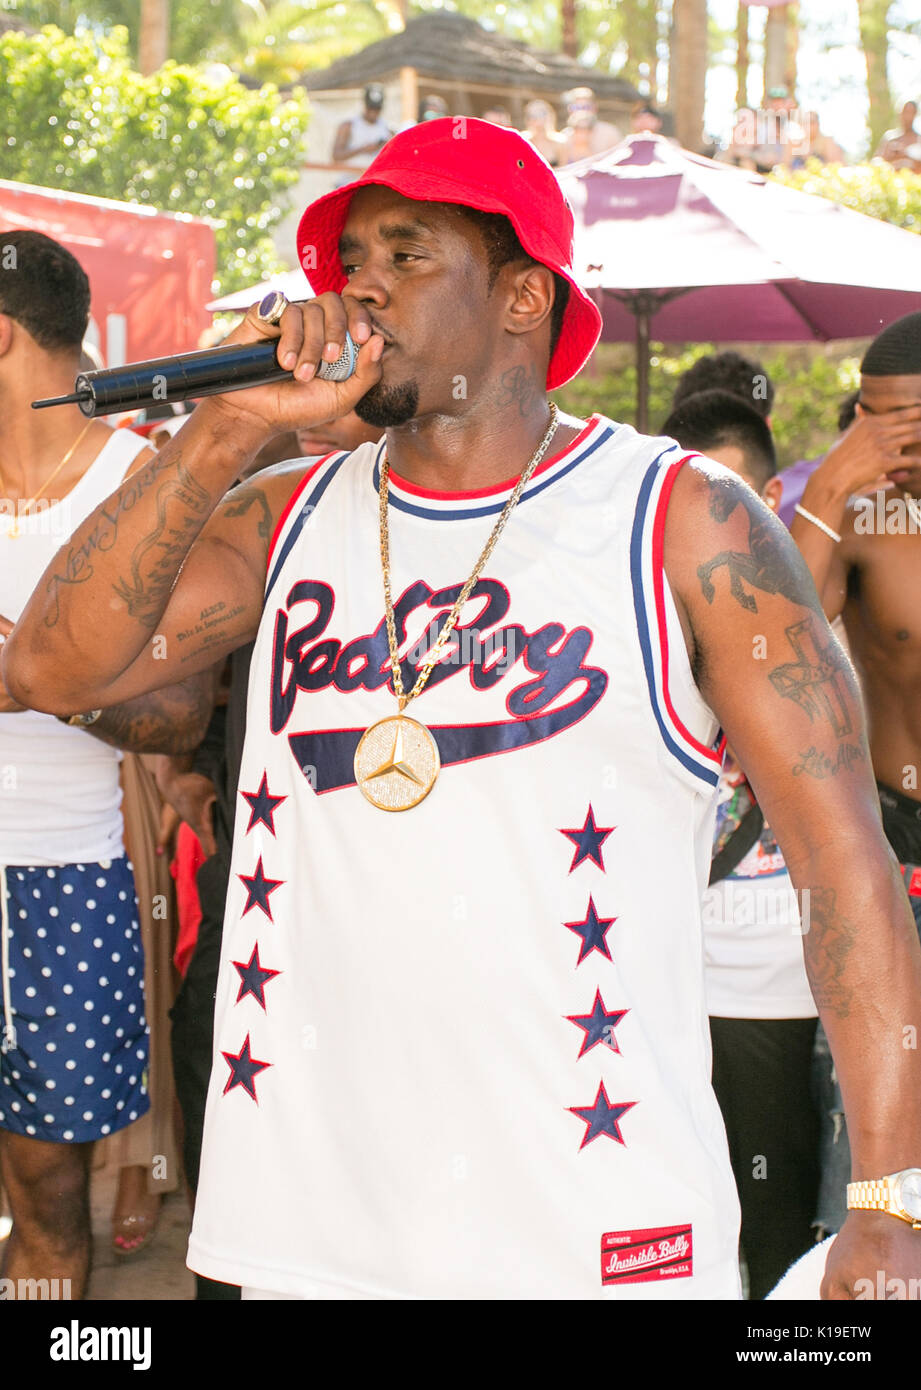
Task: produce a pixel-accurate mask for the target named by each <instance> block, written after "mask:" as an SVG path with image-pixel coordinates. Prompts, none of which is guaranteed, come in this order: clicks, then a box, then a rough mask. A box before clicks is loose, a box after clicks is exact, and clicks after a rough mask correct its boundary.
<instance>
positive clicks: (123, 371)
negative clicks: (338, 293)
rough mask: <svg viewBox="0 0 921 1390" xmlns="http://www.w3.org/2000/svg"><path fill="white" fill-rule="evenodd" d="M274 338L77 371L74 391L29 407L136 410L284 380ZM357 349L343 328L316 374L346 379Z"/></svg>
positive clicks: (98, 412) (98, 411) (88, 412)
mask: <svg viewBox="0 0 921 1390" xmlns="http://www.w3.org/2000/svg"><path fill="white" fill-rule="evenodd" d="M277 347H278V339H277V338H270V339H269V338H266V339H263V340H262V342H259V343H231V344H230V346H222V347H216V348H205V349H204V350H203V351H202V352H182V353H179V354H178V355H177V356H175V357H156V358H153V359H152V360H151V361H149V362H129V363H128V364H127V365H126V366H124V367H106V368H103V369H101V370H99V371H95V372H81V373H80V375H79V376H78V377H77V379H76V381H75V382H74V394H73V395H72V396H54V397H51V398H50V399H48V400H43V401H33V402H32V409H33V410H43V409H44V408H45V407H46V406H49V405H78V406H79V407H80V409H81V410H82V411H83V414H84V415H89V416H94V415H113V414H115V413H116V412H117V411H120V410H140V409H142V408H143V407H145V406H154V405H157V404H160V403H162V402H163V401H187V400H189V399H190V397H193V396H219V395H223V394H224V393H225V392H228V391H243V390H245V389H246V388H247V387H248V386H262V385H264V384H267V383H269V382H272V381H285V380H286V379H288V378H290V376H291V373H290V372H287V371H285V370H284V368H283V367H280V366H279V365H278V358H277V357H276V356H275V352H276V349H277ZM357 355H358V353H357V349H356V347H355V344H354V342H353V341H352V338H351V335H350V334H348V333H346V335H345V346H344V347H343V349H342V352H341V353H340V354H339V356H338V357H337V358H336V361H335V362H320V364H319V365H318V367H317V376H318V377H321V378H322V379H323V380H324V381H346V380H347V379H348V378H349V377H350V376H351V375H352V373H353V372H354V370H355V359H356V357H357Z"/></svg>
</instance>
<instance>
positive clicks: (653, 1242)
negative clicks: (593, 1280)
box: [601, 1226, 694, 1284]
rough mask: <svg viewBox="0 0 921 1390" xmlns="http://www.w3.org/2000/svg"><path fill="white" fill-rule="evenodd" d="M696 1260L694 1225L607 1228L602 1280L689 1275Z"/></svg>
mask: <svg viewBox="0 0 921 1390" xmlns="http://www.w3.org/2000/svg"><path fill="white" fill-rule="evenodd" d="M693 1263H694V1252H693V1245H692V1239H691V1227H690V1226H657V1227H650V1228H649V1229H647V1230H645V1231H606V1232H605V1234H604V1235H603V1236H602V1237H601V1282H602V1284H646V1283H649V1282H650V1280H659V1279H689V1278H690V1277H691V1275H692V1274H693V1272H694V1270H693Z"/></svg>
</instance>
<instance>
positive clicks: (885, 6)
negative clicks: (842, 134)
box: [857, 0, 892, 154]
mask: <svg viewBox="0 0 921 1390" xmlns="http://www.w3.org/2000/svg"><path fill="white" fill-rule="evenodd" d="M890 8H891V5H890V0H857V9H858V12H859V14H860V44H861V47H862V48H863V53H864V58H865V60H866V64H867V95H868V96H869V98H870V119H869V124H870V153H871V154H872V153H873V151H874V150H875V149H876V147H877V146H878V145H879V142H880V140H881V139H882V138H883V135H884V133H885V131H886V130H887V129H888V127H889V126H890V125H891V124H892V92H891V91H890V89H889V68H888V58H889V10H890Z"/></svg>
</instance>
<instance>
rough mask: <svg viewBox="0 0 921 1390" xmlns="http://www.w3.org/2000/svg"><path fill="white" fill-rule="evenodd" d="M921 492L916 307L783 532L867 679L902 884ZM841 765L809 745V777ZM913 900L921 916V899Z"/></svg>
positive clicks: (919, 805)
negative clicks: (816, 755)
mask: <svg viewBox="0 0 921 1390" xmlns="http://www.w3.org/2000/svg"><path fill="white" fill-rule="evenodd" d="M867 491H871V495H870V496H863V497H861V498H860V499H859V500H858V502H857V503H856V505H855V506H852V507H850V508H849V507H848V505H847V503H848V498H849V497H850V496H852V495H853V494H855V493H858V492H863V493H866V492H867ZM919 497H921V313H918V314H909V315H908V316H907V317H905V318H903V319H899V320H898V321H897V322H896V323H894V324H891V325H890V326H889V327H888V328H886V329H884V330H883V332H882V333H880V334H879V336H878V337H877V338H876V340H875V341H874V342H873V344H872V345H871V347H870V348H869V350H868V352H867V354H866V356H865V357H864V360H863V362H862V364H861V381H860V400H859V402H858V405H857V420H856V421H855V423H854V424H853V425H852V426H851V428H850V429H849V430H848V431H847V432H846V433H845V434H844V435H842V437H841V438H840V439H839V440H838V441H837V442H836V443H835V444H834V445H833V446H832V448H831V449H829V451H828V453H827V454H826V456H825V459H824V461H823V462H822V464H821V465H820V467H819V468H817V469H816V471H815V472H814V473H813V474H812V476H811V477H810V479H809V481H808V483H807V484H806V488H805V491H804V492H803V497H802V501H801V503H800V507H799V508H798V509H797V515H796V517H795V518H794V520H793V524H792V526H791V528H790V531H791V534H792V536H793V538H794V540H795V541H796V543H797V545H798V546H799V548H800V550H801V552H802V554H803V558H804V559H805V561H806V563H807V564H808V566H809V568H810V570H811V572H812V576H813V578H814V580H815V584H816V588H817V589H818V592H819V594H820V595H821V598H822V606H823V608H824V609H825V613H826V615H827V617H828V618H829V620H832V619H834V618H836V617H837V616H838V615H839V614H840V615H841V616H842V617H843V620H844V626H845V629H846V631H847V636H848V641H849V643H850V649H851V655H852V657H853V659H854V663H855V665H856V666H857V668H858V670H859V672H860V676H861V679H862V683H863V693H864V700H865V702H866V707H867V719H868V725H869V740H870V753H871V756H872V759H873V770H874V773H875V774H876V779H877V784H878V787H879V795H880V803H881V806H882V813H883V827H884V829H885V832H886V835H887V837H888V840H889V843H890V844H891V845H892V848H893V849H894V851H895V853H896V854H897V855H898V858H899V860H900V862H901V863H902V865H903V866H911V868H910V869H909V872H908V874H907V878H908V881H909V885H911V879H912V872H911V869H913V868H914V867H915V866H919V865H921V775H919V768H921V620H919V614H921V503H919V502H918V500H917V499H918V498H919ZM804 512H805V513H809V514H810V515H808V516H807V515H804V514H803V513H804ZM817 522H821V523H822V525H817V524H816V523H817ZM830 533H834V535H832V534H830ZM837 535H840V537H841V539H840V542H839V541H838V540H836V539H835V538H834V537H835V536H837ZM842 767H843V763H842V761H841V759H840V758H839V760H838V761H837V762H835V763H834V764H832V765H828V764H826V762H825V761H824V760H822V759H816V758H814V757H807V755H806V753H805V752H804V767H803V770H804V772H807V773H808V774H809V775H810V776H812V777H820V778H830V777H835V776H837V775H838V774H839V773H840V771H841V769H842ZM917 877H921V870H919V874H918V876H917ZM917 877H916V879H915V886H918V884H917ZM912 905H913V907H914V909H915V915H916V917H917V918H918V919H919V920H921V897H918V896H914V897H913V898H912Z"/></svg>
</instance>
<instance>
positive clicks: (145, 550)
mask: <svg viewBox="0 0 921 1390" xmlns="http://www.w3.org/2000/svg"><path fill="white" fill-rule="evenodd" d="M176 472H177V479H176V481H175V482H169V483H165V484H164V485H163V487H162V488H161V489H160V491H159V493H158V494H157V499H156V501H157V521H156V525H155V526H154V528H153V530H152V531H151V533H150V535H149V536H147V537H145V539H144V540H143V541H141V543H140V544H139V545H137V546H135V548H134V551H133V552H132V554H131V557H130V559H129V561H128V564H129V566H130V570H131V573H130V576H129V575H126V576H124V577H123V578H122V579H119V580H118V581H117V582H116V583H115V584H113V585H112V588H113V589H114V591H115V593H116V594H117V595H118V597H119V598H120V599H121V600H122V602H123V603H124V604H125V606H126V608H127V609H128V612H129V613H130V614H131V616H132V618H137V620H138V622H140V623H142V624H143V625H144V627H151V628H152V627H155V626H156V624H157V622H158V621H159V619H160V616H161V614H162V612H163V606H164V603H165V601H166V599H167V598H168V597H169V592H170V589H171V588H172V586H173V583H174V582H175V579H176V575H177V573H178V570H179V566H180V564H181V563H182V561H183V559H184V558H185V556H186V555H187V554H188V550H189V546H190V544H191V542H192V540H193V539H194V537H195V535H196V534H197V532H198V531H199V530H200V529H201V526H202V522H203V520H204V519H205V518H206V517H207V515H208V511H209V501H210V497H209V493H208V490H207V488H204V487H202V486H201V484H200V483H198V482H196V480H195V479H194V478H193V477H192V475H191V473H189V472H188V470H187V469H185V468H183V466H182V463H181V462H180V461H179V460H178V459H177V461H176ZM173 503H179V505H180V508H181V511H180V514H179V518H178V524H170V523H169V522H168V521H167V518H166V513H167V508H168V507H169V506H170V505H171V504H173ZM151 552H153V555H152V554H151Z"/></svg>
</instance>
